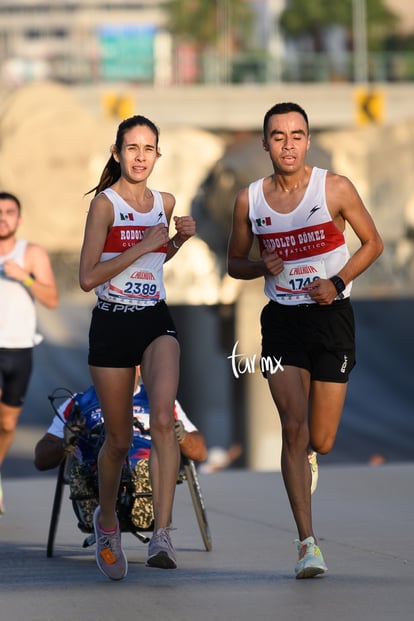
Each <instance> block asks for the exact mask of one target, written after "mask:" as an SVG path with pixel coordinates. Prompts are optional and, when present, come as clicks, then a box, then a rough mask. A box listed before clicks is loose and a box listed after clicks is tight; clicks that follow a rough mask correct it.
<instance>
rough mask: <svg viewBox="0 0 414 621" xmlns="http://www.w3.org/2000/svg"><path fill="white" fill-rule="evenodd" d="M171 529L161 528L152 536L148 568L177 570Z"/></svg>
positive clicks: (149, 546)
mask: <svg viewBox="0 0 414 621" xmlns="http://www.w3.org/2000/svg"><path fill="white" fill-rule="evenodd" d="M169 531H170V529H169V528H159V529H158V530H157V531H156V532H154V534H153V535H152V538H151V541H150V542H149V545H148V559H147V566H148V567H160V568H161V569H175V568H176V567H177V559H176V557H175V552H174V548H173V546H172V543H171V539H170V533H169Z"/></svg>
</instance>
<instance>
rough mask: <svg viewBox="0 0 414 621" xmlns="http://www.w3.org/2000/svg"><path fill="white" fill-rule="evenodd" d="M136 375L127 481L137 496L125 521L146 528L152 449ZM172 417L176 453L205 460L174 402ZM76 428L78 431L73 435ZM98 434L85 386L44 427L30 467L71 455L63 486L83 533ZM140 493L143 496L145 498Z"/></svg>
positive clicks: (92, 498)
mask: <svg viewBox="0 0 414 621" xmlns="http://www.w3.org/2000/svg"><path fill="white" fill-rule="evenodd" d="M139 377H140V376H139V367H137V374H136V390H135V393H134V401H133V415H134V434H133V442H132V445H131V449H130V451H129V465H130V468H131V471H130V472H131V474H130V476H129V480H130V481H131V480H132V485H133V489H134V492H136V497H135V498H134V500H133V503H132V506H131V507H130V516H129V517H130V518H131V521H132V526H133V527H135V528H137V529H142V530H149V529H150V528H151V525H152V522H153V509H152V501H151V483H150V478H149V468H148V459H149V455H150V451H151V436H150V409H149V401H148V396H147V392H146V390H145V387H144V385H143V384H142V383H141V384H140V383H139ZM174 415H175V418H176V421H175V432H176V436H177V440H178V443H179V447H180V450H181V454H182V455H183V456H184V457H187V458H188V459H192V460H193V461H204V460H205V459H206V457H207V447H206V445H205V441H204V437H203V435H202V434H201V433H200V432H199V431H198V429H197V428H196V427H195V425H194V424H193V423H192V422H191V421H190V420H189V418H188V417H187V416H186V414H185V412H184V411H183V409H182V407H181V405H180V404H179V402H178V401H176V402H175V408H174ZM66 423H67V424H66ZM79 423H81V424H79ZM79 427H81V430H80V431H79V432H77V428H79ZM102 431H103V417H102V413H101V408H100V406H99V402H98V397H97V394H96V392H95V388H94V387H93V386H90V387H89V388H88V389H87V390H86V391H85V392H82V393H77V394H75V395H73V396H72V397H70V398H68V399H67V400H65V401H64V402H63V403H62V404H61V405H60V407H59V408H58V410H57V414H56V415H55V416H54V418H53V420H52V423H51V425H50V427H49V429H48V430H47V432H46V433H45V435H44V436H43V437H42V438H41V439H40V440H39V441H38V443H37V444H36V447H35V456H34V464H35V466H36V468H37V469H38V470H50V469H52V468H55V467H56V466H58V465H59V464H60V463H61V462H62V460H63V459H64V457H65V456H66V455H68V454H69V453H71V454H72V456H73V458H72V459H71V462H70V469H69V481H68V482H69V486H70V492H71V499H72V503H73V508H74V511H75V513H76V515H77V517H78V519H79V525H78V526H79V528H80V529H81V530H83V531H84V532H91V531H92V530H93V512H94V510H95V508H96V506H97V504H98V486H97V476H96V475H97V471H96V461H97V455H98V452H99V448H100V446H101V444H102V442H103V436H102ZM127 478H128V477H127ZM138 494H141V496H138ZM142 494H147V497H145V496H144V497H143V496H142ZM120 521H121V520H120Z"/></svg>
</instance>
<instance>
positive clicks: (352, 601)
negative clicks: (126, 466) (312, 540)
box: [0, 460, 414, 621]
mask: <svg viewBox="0 0 414 621" xmlns="http://www.w3.org/2000/svg"><path fill="white" fill-rule="evenodd" d="M321 461H322V460H321ZM199 477H200V483H201V486H202V489H203V493H204V496H205V500H206V504H207V509H208V517H209V523H210V527H211V531H212V537H213V550H212V551H211V552H206V551H205V550H204V547H203V543H202V540H201V536H200V532H199V530H198V526H197V523H196V520H195V514H194V511H193V508H192V504H191V499H190V495H189V491H188V489H187V485H186V484H184V485H182V486H178V487H177V497H176V503H175V516H174V522H175V526H176V527H177V530H176V531H174V532H173V541H174V544H175V547H176V550H177V556H178V562H179V568H178V569H177V570H172V571H167V570H158V569H151V568H147V567H145V558H146V546H145V545H144V544H141V543H140V542H139V541H138V540H137V539H135V538H134V537H132V535H129V534H126V535H124V537H123V543H124V547H125V550H126V553H127V556H128V559H129V571H128V575H127V577H126V579H125V580H123V581H122V582H119V583H114V582H111V581H109V580H107V579H106V578H105V577H104V576H102V575H101V574H100V572H99V571H98V569H97V568H96V565H95V561H94V549H91V548H89V549H83V548H82V545H81V544H82V541H83V538H84V535H83V534H82V533H80V532H79V531H78V530H77V527H76V521H75V517H74V515H73V513H72V509H71V505H70V502H69V500H68V499H67V495H66V497H65V498H64V502H63V507H62V513H61V516H60V521H59V525H58V530H57V535H56V544H55V555H54V557H53V558H47V557H46V539H47V532H48V527H49V518H50V513H51V504H52V499H53V493H54V484H55V473H52V475H51V473H43V474H39V475H37V476H33V477H25V478H7V477H5V480H4V481H3V485H4V491H5V499H6V509H7V512H6V514H5V515H4V516H3V518H2V519H1V520H0V551H1V565H0V576H1V578H0V613H1V614H0V617H1V621H52V620H53V621H69V620H71V621H73V620H79V621H97V620H98V619H99V621H113V620H114V619H116V620H117V621H127V620H128V621H129V620H130V619H139V618H142V619H146V620H152V619H154V620H155V619H157V620H158V619H160V620H162V619H168V621H194V620H196V621H213V620H218V619H220V620H221V621H233V620H237V621H247V620H248V619H255V620H256V619H258V620H263V621H270V620H273V619H278V620H281V621H285V620H289V621H298V620H302V619H303V620H305V619H309V618H312V619H317V620H318V621H328V620H329V621H331V620H332V619H335V621H351V620H352V621H354V620H359V619H361V620H364V621H374V619H375V621H391V620H392V621H407V620H408V619H411V618H412V610H413V604H414V589H413V587H414V563H413V559H414V541H413V537H412V523H413V517H412V516H413V514H414V494H413V484H412V481H413V478H414V464H387V465H383V466H379V467H373V466H366V465H364V466H361V465H358V466H346V467H345V466H335V465H328V464H323V463H322V464H321V467H320V479H319V487H318V490H317V492H316V494H315V496H314V524H315V527H316V532H317V535H318V537H319V539H320V545H321V548H322V550H323V553H324V556H325V560H326V562H327V564H328V567H329V573H328V574H327V575H326V576H324V577H320V578H315V579H313V580H303V581H298V580H295V578H294V575H293V566H294V562H295V546H294V545H293V543H292V541H293V539H294V538H295V536H296V535H295V531H294V527H293V520H292V517H291V513H290V509H289V507H288V503H287V499H286V496H285V492H284V488H283V483H282V478H281V475H280V473H279V472H254V471H247V470H233V471H231V470H230V471H224V472H220V473H216V474H200V475H199ZM65 491H66V492H67V489H66V490H65Z"/></svg>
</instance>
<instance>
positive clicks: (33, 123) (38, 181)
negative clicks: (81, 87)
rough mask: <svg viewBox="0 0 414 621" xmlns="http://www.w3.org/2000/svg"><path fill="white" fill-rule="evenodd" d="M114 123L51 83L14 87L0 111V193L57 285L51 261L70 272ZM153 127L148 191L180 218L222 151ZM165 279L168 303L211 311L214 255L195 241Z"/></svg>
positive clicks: (200, 138) (200, 134)
mask: <svg viewBox="0 0 414 621" xmlns="http://www.w3.org/2000/svg"><path fill="white" fill-rule="evenodd" d="M156 122H159V121H158V120H156ZM118 123H119V120H113V119H104V118H101V117H99V118H98V117H96V116H93V114H91V113H90V111H89V110H85V109H83V108H82V107H81V105H80V103H79V101H78V100H77V98H76V94H75V93H74V92H73V91H71V90H70V88H68V87H65V86H61V85H57V84H53V83H32V84H30V85H27V86H24V87H20V88H18V89H16V90H15V91H14V92H12V93H11V94H9V96H8V97H6V99H5V100H4V103H3V105H2V107H1V109H0V188H2V189H3V190H5V191H9V192H13V193H15V194H16V195H18V196H19V198H20V200H21V202H22V207H23V224H22V226H21V229H20V235H21V237H25V238H27V239H30V240H31V241H35V242H37V243H39V244H41V245H43V246H44V247H46V248H47V250H48V251H49V252H50V253H51V254H52V255H53V257H54V258H55V264H56V270H57V272H58V273H60V274H61V276H62V277H63V271H64V269H63V270H62V266H61V265H58V264H57V263H58V262H59V260H58V259H57V257H63V256H64V257H66V259H65V260H66V262H67V264H70V265H71V269H73V270H76V263H77V260H78V255H79V249H80V246H81V243H82V236H83V229H84V224H85V217H86V213H87V209H88V206H89V201H90V198H91V197H90V196H89V197H86V198H85V197H84V194H85V192H87V191H88V190H89V189H90V188H92V187H93V186H94V185H95V184H96V183H97V181H98V179H99V176H100V174H101V171H102V168H103V166H104V165H105V162H106V160H107V158H108V156H109V149H110V145H111V144H112V142H113V141H114V139H115V134H116V129H117V125H118ZM160 125H161V150H162V153H163V157H162V158H161V159H160V160H159V162H158V163H157V165H156V168H155V170H154V173H153V175H152V177H151V180H150V186H151V185H152V186H153V187H155V188H157V189H160V190H166V191H170V192H172V193H173V194H174V195H175V196H176V199H177V206H176V210H175V213H176V214H177V215H183V214H185V213H189V211H190V206H191V201H192V198H193V196H194V195H195V194H196V192H197V189H198V187H199V186H200V184H201V183H202V181H203V179H204V178H205V177H206V175H207V174H208V172H209V170H210V168H211V167H212V166H213V165H214V163H215V162H216V161H217V160H218V159H219V158H220V157H221V155H222V153H223V149H224V145H223V143H222V141H221V140H220V139H219V138H217V137H215V136H213V135H212V134H209V133H207V132H204V131H201V130H196V129H191V128H182V129H177V128H176V129H165V130H163V129H162V120H161V122H160ZM194 154H196V163H195V159H194ZM71 256H72V258H73V260H72V261H69V263H68V257H71ZM166 278H167V286H168V285H169V287H168V289H169V300H170V301H172V302H175V303H185V302H186V301H188V302H191V303H193V304H194V303H207V304H212V303H216V302H217V301H218V299H219V298H220V295H221V294H220V291H221V289H222V283H221V280H220V277H219V276H218V270H217V268H216V264H215V257H214V254H213V253H212V252H211V251H210V250H209V248H208V247H207V246H206V244H204V242H202V241H201V240H200V239H194V240H191V242H189V243H188V244H186V246H185V247H184V248H183V250H182V251H181V252H180V254H179V255H178V257H177V258H176V259H175V260H174V261H172V262H171V263H170V264H168V265H167V268H166ZM70 281H71V280H70V279H69V280H68V279H66V283H68V282H70ZM72 281H73V282H74V281H76V277H75V278H74V279H73V278H72Z"/></svg>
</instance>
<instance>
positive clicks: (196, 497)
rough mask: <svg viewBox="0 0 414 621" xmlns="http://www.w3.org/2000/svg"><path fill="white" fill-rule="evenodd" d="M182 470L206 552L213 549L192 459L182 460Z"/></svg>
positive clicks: (204, 506)
mask: <svg viewBox="0 0 414 621" xmlns="http://www.w3.org/2000/svg"><path fill="white" fill-rule="evenodd" d="M183 469H184V474H185V478H186V480H187V483H188V487H189V490H190V495H191V500H192V501H193V506H194V511H195V514H196V518H197V522H198V526H199V527H200V532H201V537H202V539H203V543H204V546H205V549H206V550H207V552H210V550H211V549H212V547H213V544H212V539H211V533H210V527H209V525H208V520H207V511H206V505H205V502H204V498H203V494H202V492H201V487H200V483H199V480H198V476H197V470H196V467H195V464H194V462H193V460H192V459H186V458H185V459H184V460H183Z"/></svg>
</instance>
